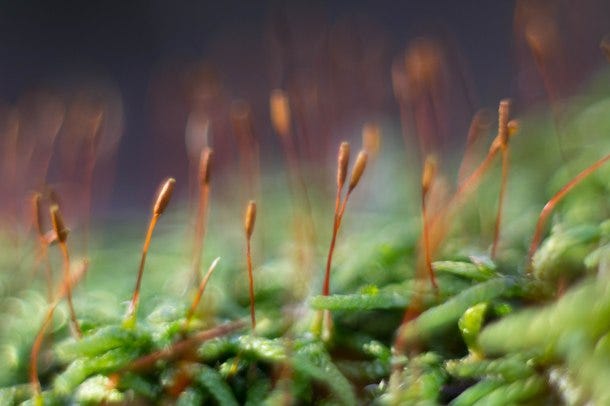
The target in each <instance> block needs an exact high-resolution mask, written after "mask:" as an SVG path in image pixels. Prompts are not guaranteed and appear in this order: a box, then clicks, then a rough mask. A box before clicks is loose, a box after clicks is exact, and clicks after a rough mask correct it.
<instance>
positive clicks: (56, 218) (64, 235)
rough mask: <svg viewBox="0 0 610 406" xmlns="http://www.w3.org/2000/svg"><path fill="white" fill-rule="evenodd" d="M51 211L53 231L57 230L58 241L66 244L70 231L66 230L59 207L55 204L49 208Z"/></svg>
mask: <svg viewBox="0 0 610 406" xmlns="http://www.w3.org/2000/svg"><path fill="white" fill-rule="evenodd" d="M49 211H50V212H51V222H52V223H53V229H54V230H55V235H56V236H57V240H58V241H59V242H60V243H64V242H66V240H67V239H68V233H69V230H68V229H67V228H66V225H65V223H64V219H63V217H62V215H61V212H60V211H59V206H57V205H55V204H54V205H52V206H51V207H50V208H49Z"/></svg>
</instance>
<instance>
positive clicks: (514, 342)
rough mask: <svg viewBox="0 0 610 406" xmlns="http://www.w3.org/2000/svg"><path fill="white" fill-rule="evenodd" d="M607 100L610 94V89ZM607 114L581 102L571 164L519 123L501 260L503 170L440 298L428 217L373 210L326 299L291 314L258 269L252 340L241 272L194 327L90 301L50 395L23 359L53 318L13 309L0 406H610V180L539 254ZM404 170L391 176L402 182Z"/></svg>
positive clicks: (457, 242) (446, 247) (442, 253)
mask: <svg viewBox="0 0 610 406" xmlns="http://www.w3.org/2000/svg"><path fill="white" fill-rule="evenodd" d="M595 88H596V89H598V92H597V94H599V93H600V92H599V89H600V88H607V89H610V86H608V79H607V78H603V77H602V78H600V79H598V80H597V81H596V82H595ZM584 94H588V93H587V92H585V93H584ZM608 112H610V103H608V102H607V101H606V100H604V99H600V98H599V97H597V98H596V97H589V96H582V97H580V98H579V99H577V100H575V101H574V103H573V106H572V107H571V109H570V110H569V113H567V117H568V118H567V119H566V120H565V123H566V124H565V126H566V128H565V133H571V134H573V138H572V139H578V142H579V145H577V144H570V142H569V140H568V142H567V144H566V143H565V141H566V140H565V139H564V140H563V141H564V146H566V148H567V150H568V151H569V154H568V155H569V160H568V161H565V160H561V159H559V158H558V154H557V150H556V149H555V148H553V147H549V146H552V145H555V143H556V141H557V140H556V139H555V138H554V135H550V133H551V132H552V130H550V128H551V127H552V126H551V125H550V124H549V123H548V122H547V120H544V119H541V118H540V115H539V114H538V115H534V116H533V117H523V118H522V121H521V134H522V136H519V137H517V138H515V140H513V141H511V153H512V168H511V177H510V180H509V183H508V186H507V191H506V204H505V208H504V220H503V223H504V224H503V229H502V234H501V243H500V245H499V247H498V253H497V255H496V256H495V257H494V258H493V260H492V258H491V256H490V255H488V254H487V249H488V247H489V246H490V245H491V240H490V236H491V235H492V232H491V231H490V228H493V223H494V221H495V217H494V215H490V213H494V212H495V207H496V205H497V191H498V188H497V184H498V179H499V177H500V174H499V170H498V169H499V168H497V167H496V166H492V167H491V168H490V170H489V171H488V173H487V174H486V175H485V177H486V180H484V181H483V182H482V184H481V185H480V187H479V188H478V189H477V190H476V191H474V192H473V194H474V195H476V197H478V198H475V197H473V196H470V197H469V199H471V200H470V201H472V202H476V204H475V203H473V204H468V205H462V206H461V207H460V208H459V209H457V210H458V212H459V215H458V216H457V217H456V218H455V220H454V221H453V223H452V226H451V227H450V228H449V229H448V230H446V232H445V235H444V242H443V245H442V248H441V249H439V250H438V251H437V252H435V253H434V262H432V263H431V264H430V265H431V268H432V271H433V274H434V276H435V279H434V281H435V284H436V287H435V286H434V285H433V284H431V283H430V281H429V280H428V278H424V277H420V276H418V275H419V273H418V272H416V269H417V266H416V260H415V257H416V256H417V253H421V245H420V239H421V238H420V237H421V231H422V230H421V223H422V222H421V217H420V213H419V212H418V211H417V210H414V211H413V212H411V213H410V218H407V217H406V216H403V215H402V214H399V212H396V211H391V210H390V211H387V212H384V213H376V214H375V215H373V214H371V213H367V212H366V209H362V208H361V209H360V211H359V212H358V211H354V213H352V216H353V218H356V217H357V218H359V219H360V225H361V226H362V227H364V226H366V224H364V225H363V224H362V223H363V220H362V219H370V224H371V226H372V227H373V229H371V230H368V231H365V232H364V233H365V235H357V234H354V233H353V232H349V230H350V229H349V228H348V231H347V232H344V233H343V234H342V235H341V236H340V239H341V240H342V241H341V242H339V243H338V248H337V253H336V261H335V263H336V264H335V266H334V267H333V286H332V289H331V291H332V292H333V293H332V294H330V295H309V296H307V298H306V299H305V300H304V301H297V300H295V296H297V295H296V294H292V293H291V289H292V290H294V287H293V286H291V285H290V284H291V283H292V282H294V278H290V277H287V276H286V275H289V274H291V273H290V272H291V271H290V270H289V269H287V267H289V266H290V263H291V261H290V260H283V259H282V258H281V257H278V258H273V259H270V260H268V261H266V262H265V263H264V264H263V265H262V266H259V267H255V271H254V275H255V276H254V279H255V281H256V292H255V293H256V294H255V297H254V299H255V302H256V315H257V319H258V323H257V324H256V328H255V329H253V328H252V327H251V323H250V318H249V317H248V310H247V309H248V305H249V297H248V293H247V291H248V289H246V288H245V287H246V285H245V283H237V286H238V288H233V286H234V285H235V283H232V282H231V280H232V279H236V278H238V276H237V275H241V277H240V278H241V279H244V280H245V275H246V274H245V273H244V267H243V261H242V259H241V258H237V259H233V260H231V259H229V260H228V265H226V266H225V269H223V270H222V271H221V272H218V273H217V274H215V275H214V278H216V275H218V278H217V281H216V284H215V285H214V284H213V285H212V286H213V287H214V286H216V290H212V291H211V292H209V293H210V294H211V296H212V298H209V300H208V301H205V300H204V301H203V302H202V304H201V305H199V306H198V309H197V311H196V312H195V313H194V315H193V318H192V319H190V315H189V307H190V305H191V303H190V302H189V301H186V300H185V299H184V297H181V296H180V295H169V297H168V298H166V299H163V300H156V301H155V300H150V298H146V300H144V302H145V303H143V306H142V309H140V311H139V313H137V317H135V316H136V312H135V311H133V312H131V311H130V313H129V314H128V315H129V317H128V318H127V319H125V318H124V317H123V313H122V312H121V310H120V306H116V305H115V306H113V305H111V304H108V303H115V304H116V303H118V302H120V301H122V300H124V299H126V298H117V297H116V295H115V294H113V293H112V292H111V293H108V292H106V293H105V295H106V297H101V296H100V295H99V294H97V296H94V295H92V294H89V296H87V295H88V293H87V291H85V290H84V289H83V288H81V290H82V291H80V292H79V293H78V295H80V297H79V296H78V295H77V296H76V298H75V307H76V313H77V317H78V321H77V322H78V323H79V328H80V329H81V330H82V336H81V337H79V336H78V335H77V334H71V333H70V322H69V317H68V315H67V314H68V310H67V307H64V306H65V305H64V304H63V303H62V304H60V305H59V306H58V307H57V312H56V313H55V315H54V316H53V319H52V321H51V323H50V327H49V328H48V331H47V334H46V338H45V340H44V342H43V343H42V347H41V351H40V356H39V360H38V363H37V364H38V371H37V378H38V379H39V382H40V386H39V388H37V387H36V386H35V385H33V384H32V383H31V382H30V380H31V377H30V376H29V375H30V374H31V370H30V365H29V360H30V356H31V351H32V345H33V342H34V339H35V337H36V333H37V332H38V331H39V328H40V325H41V324H42V321H41V318H42V315H43V313H44V311H41V310H42V309H45V308H47V305H46V304H45V302H44V299H42V296H41V295H40V294H35V293H33V292H32V291H31V290H23V291H22V292H21V293H19V292H18V293H13V294H12V295H10V296H9V295H7V294H5V295H4V297H3V298H2V305H1V311H2V313H3V315H2V318H3V320H4V322H3V324H4V326H5V327H4V328H3V329H2V340H3V345H2V351H1V352H0V357H2V358H1V361H0V365H2V372H1V373H0V384H2V385H3V389H0V404H7V405H11V404H21V403H22V402H23V404H44V405H53V404H73V403H77V404H80V403H83V404H99V403H104V404H111V403H113V402H117V403H120V402H127V403H129V402H139V403H140V404H178V405H198V404H204V403H205V404H221V405H234V404H347V405H354V404H369V403H380V404H447V403H448V404H452V405H472V404H480V405H493V404H498V405H499V404H549V405H550V404H560V403H565V404H588V403H591V404H600V405H601V404H610V387H609V386H608V385H607V382H610V362H609V361H610V334H609V333H610V270H609V268H608V267H609V266H610V262H609V259H610V223H609V222H608V221H606V220H607V218H608V214H609V213H610V206H609V205H608V203H607V200H608V199H607V198H606V197H607V196H608V195H609V194H610V193H609V192H610V181H609V179H610V176H608V175H610V169H609V168H607V167H605V166H602V167H601V168H600V169H599V170H598V171H596V172H595V173H593V174H591V176H589V177H588V178H587V179H585V180H584V181H583V183H582V184H580V185H578V186H576V188H575V189H574V190H573V191H571V193H570V194H569V196H566V197H565V199H563V200H562V201H561V203H559V204H558V206H557V207H556V208H555V211H554V213H553V216H552V219H551V223H552V224H551V226H550V227H548V228H545V229H544V230H543V231H544V239H543V240H542V243H541V244H540V245H539V246H538V247H536V250H535V252H533V253H531V254H532V255H531V257H530V256H529V255H528V248H529V245H530V241H531V239H532V236H533V234H534V224H535V222H536V219H537V218H538V214H539V213H540V210H541V209H542V206H543V205H544V203H545V202H546V201H547V200H548V199H549V198H550V197H551V196H553V195H554V194H555V193H556V192H557V191H558V190H560V188H561V187H562V186H563V185H565V184H567V182H568V181H569V180H570V179H572V178H573V177H574V176H575V175H576V174H578V173H579V171H581V170H582V169H584V168H585V167H587V166H588V165H589V164H591V163H593V162H595V160H596V159H598V158H600V156H599V151H610V142H608V134H610V132H608V131H606V130H607V129H609V128H610V126H609V125H608V120H607V117H608ZM382 156H383V152H382V153H381V154H380V157H382ZM533 156H535V158H533ZM381 162H382V160H381V159H380V160H379V161H378V162H377V164H378V166H377V169H379V170H383V169H382V164H381ZM397 166H400V165H397V164H395V163H391V164H389V165H387V167H389V168H393V169H391V170H394V171H401V170H403V169H401V168H398V169H397ZM386 169H387V168H386ZM372 170H375V169H372ZM405 182H407V183H408V182H412V183H416V182H415V181H413V180H409V179H407V180H406V181H405ZM371 187H372V186H371ZM363 193H364V192H363ZM411 198H413V197H411ZM269 200H271V199H269ZM415 200H417V199H415ZM326 207H328V206H326ZM358 213H359V214H360V215H357V214H358ZM367 214H368V216H367ZM494 214H495V213H494ZM348 217H349V216H347V217H346V220H345V221H346V222H347V223H348V224H347V225H348V227H349V222H350V220H349V219H348ZM487 217H489V218H487ZM246 228H247V225H246ZM274 230H275V229H274ZM60 231H61V230H60ZM282 232H283V231H281V230H279V231H274V234H277V233H280V234H281V233H282ZM251 234H252V230H250V235H251ZM248 237H249V236H248ZM283 238H288V237H287V236H285V235H279V236H278V237H277V239H278V240H282V239H283ZM210 239H211V240H212V241H213V240H214V237H213V235H212V236H211V237H210ZM210 247H214V243H213V242H210V243H209V244H208V246H207V248H206V251H213V248H210ZM158 249H159V250H162V249H163V248H158ZM106 255H108V254H106ZM111 255H112V254H111ZM231 255H235V250H234V251H233V253H232V254H231ZM155 260H156V261H161V260H160V259H159V258H158V257H157V258H151V261H149V262H151V263H154V262H155ZM100 261H102V260H100ZM223 261H224V260H223ZM91 262H92V266H93V265H94V264H95V255H94V258H93V259H92V261H91ZM102 262H103V261H102ZM7 263H8V261H7ZM120 265H121V266H120V269H104V270H103V272H102V273H103V274H104V275H105V277H106V278H110V279H112V275H113V274H117V275H118V274H119V273H120V274H130V275H133V273H132V272H131V270H132V269H133V264H129V263H127V262H126V261H125V262H120ZM151 265H152V264H151ZM163 268H164V271H163V273H162V274H163V277H164V279H166V280H167V279H170V278H171V276H168V275H172V274H173V273H174V272H178V270H174V269H172V262H171V260H170V261H166V262H164V263H163ZM4 271H5V272H4V274H6V273H8V272H6V270H4ZM222 274H225V275H226V276H224V277H223V276H222ZM320 274H321V272H320ZM3 278H7V276H5V275H3ZM214 278H212V279H214ZM316 278H320V279H319V280H321V278H322V275H317V276H316ZM160 285H161V283H159V286H160ZM76 288H77V287H75V289H76ZM315 291H318V290H317V288H316V290H315ZM244 292H245V293H244ZM162 293H163V292H161V291H157V292H151V293H150V292H149V293H148V295H150V296H152V295H160V294H162ZM214 295H216V296H214ZM108 296H109V297H108ZM85 303H90V304H89V305H88V306H87V305H86V304H85ZM106 304H108V305H106ZM136 304H137V303H136ZM409 309H411V310H413V309H415V311H411V312H409ZM323 311H325V312H330V314H331V315H332V325H331V326H327V329H328V330H329V331H327V332H328V334H327V335H321V334H319V330H318V329H317V328H316V325H317V324H318V322H319V314H320V312H323ZM405 313H406V314H405ZM187 318H188V321H187ZM126 320H127V321H126ZM252 321H254V317H252ZM312 326H314V328H313V329H312ZM398 343H399V345H398Z"/></svg>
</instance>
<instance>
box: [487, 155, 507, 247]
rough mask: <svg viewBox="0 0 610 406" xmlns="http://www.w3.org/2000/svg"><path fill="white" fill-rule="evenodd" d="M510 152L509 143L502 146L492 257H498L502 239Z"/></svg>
mask: <svg viewBox="0 0 610 406" xmlns="http://www.w3.org/2000/svg"><path fill="white" fill-rule="evenodd" d="M508 167H509V153H508V145H506V146H505V147H503V148H502V181H501V183H500V194H499V196H498V213H497V214H496V225H495V227H494V240H493V244H492V246H491V259H495V258H496V251H497V249H498V242H499V241H500V225H501V223H502V208H503V205H504V195H505V194H506V184H507V181H508Z"/></svg>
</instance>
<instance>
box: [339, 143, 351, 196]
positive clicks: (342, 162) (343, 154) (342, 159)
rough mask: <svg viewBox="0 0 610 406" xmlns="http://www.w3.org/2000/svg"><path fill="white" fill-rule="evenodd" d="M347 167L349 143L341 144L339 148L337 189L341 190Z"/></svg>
mask: <svg viewBox="0 0 610 406" xmlns="http://www.w3.org/2000/svg"><path fill="white" fill-rule="evenodd" d="M348 165H349V142H345V141H344V142H342V143H341V145H340V146H339V155H338V156H337V187H338V188H339V189H341V188H342V187H343V184H344V183H345V179H346V178H347V166H348Z"/></svg>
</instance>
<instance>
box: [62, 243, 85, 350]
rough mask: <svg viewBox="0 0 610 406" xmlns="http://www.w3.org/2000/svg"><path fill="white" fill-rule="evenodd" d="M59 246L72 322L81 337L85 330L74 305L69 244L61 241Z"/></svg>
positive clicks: (77, 334)
mask: <svg viewBox="0 0 610 406" xmlns="http://www.w3.org/2000/svg"><path fill="white" fill-rule="evenodd" d="M59 248H60V249H61V254H62V256H63V262H64V280H65V281H66V300H67V301H68V309H69V311H70V322H71V323H72V328H73V329H74V332H75V333H76V336H77V337H78V338H81V337H82V336H83V332H82V331H81V328H80V325H79V324H78V319H77V318H76V312H75V311H74V305H73V304H72V284H71V283H70V279H71V276H70V255H69V254H68V245H67V244H66V242H65V241H60V242H59Z"/></svg>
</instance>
